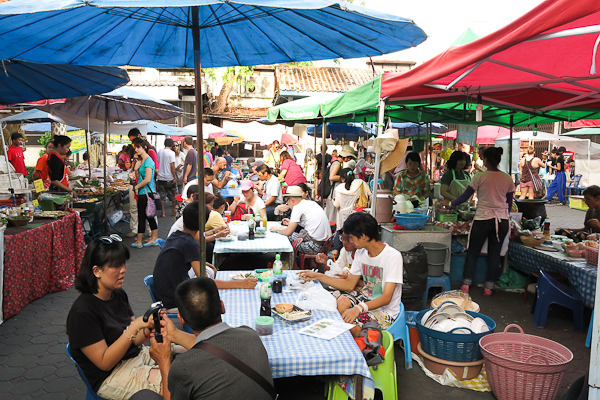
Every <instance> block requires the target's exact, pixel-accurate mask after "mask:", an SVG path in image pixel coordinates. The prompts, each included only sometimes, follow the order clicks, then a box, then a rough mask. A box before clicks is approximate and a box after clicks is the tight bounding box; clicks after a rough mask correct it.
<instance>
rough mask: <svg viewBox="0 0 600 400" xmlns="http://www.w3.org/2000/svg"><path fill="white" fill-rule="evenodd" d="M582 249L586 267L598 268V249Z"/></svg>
mask: <svg viewBox="0 0 600 400" xmlns="http://www.w3.org/2000/svg"><path fill="white" fill-rule="evenodd" d="M583 249H584V250H585V260H586V261H587V263H588V265H591V266H593V267H597V266H598V249H595V248H593V247H590V246H583Z"/></svg>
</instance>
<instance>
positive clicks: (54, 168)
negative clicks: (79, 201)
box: [48, 135, 77, 197]
mask: <svg viewBox="0 0 600 400" xmlns="http://www.w3.org/2000/svg"><path fill="white" fill-rule="evenodd" d="M53 143H54V152H53V153H51V154H50V156H49V157H48V170H49V174H50V190H51V191H57V192H70V193H71V194H72V196H73V197H77V194H76V193H75V190H73V189H71V188H70V187H69V175H68V173H67V170H66V168H65V160H64V157H65V156H66V155H67V153H69V151H70V150H71V138H70V137H68V136H63V135H56V136H54V141H53Z"/></svg>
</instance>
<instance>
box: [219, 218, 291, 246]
mask: <svg viewBox="0 0 600 400" xmlns="http://www.w3.org/2000/svg"><path fill="white" fill-rule="evenodd" d="M277 224H278V222H267V234H266V236H265V237H263V238H256V239H254V240H237V237H236V236H235V235H234V239H233V240H231V241H229V242H224V241H221V240H217V241H216V243H215V250H214V252H215V253H289V252H293V251H294V249H293V247H292V244H291V243H290V240H289V239H288V237H287V236H285V235H282V234H279V233H275V232H269V229H270V228H271V226H273V225H277ZM229 228H230V229H231V230H232V231H238V230H245V231H248V228H247V225H246V222H245V221H241V222H237V221H236V222H233V223H231V224H229Z"/></svg>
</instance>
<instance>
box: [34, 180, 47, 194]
mask: <svg viewBox="0 0 600 400" xmlns="http://www.w3.org/2000/svg"><path fill="white" fill-rule="evenodd" d="M33 184H34V185H35V191H36V193H39V192H43V191H44V190H45V188H44V181H43V180H41V179H37V180H35V181H33Z"/></svg>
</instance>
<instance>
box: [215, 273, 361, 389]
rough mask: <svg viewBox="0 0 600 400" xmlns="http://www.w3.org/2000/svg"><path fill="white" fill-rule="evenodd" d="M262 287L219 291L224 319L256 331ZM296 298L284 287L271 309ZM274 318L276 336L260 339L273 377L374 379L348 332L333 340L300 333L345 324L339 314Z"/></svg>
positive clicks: (221, 276)
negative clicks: (326, 323)
mask: <svg viewBox="0 0 600 400" xmlns="http://www.w3.org/2000/svg"><path fill="white" fill-rule="evenodd" d="M238 272H239V271H238ZM234 273H236V271H219V272H217V279H222V280H229V279H230V276H231V274H234ZM259 287H260V285H257V286H256V288H255V289H253V290H250V289H224V290H220V291H219V294H220V295H221V300H223V303H224V304H225V314H223V320H224V321H225V322H227V323H228V324H229V325H231V326H241V325H246V326H249V327H252V328H254V319H255V318H256V317H258V316H259V311H260V289H259ZM286 290H287V291H286ZM297 296H298V293H297V292H292V291H289V290H288V287H287V286H285V287H284V293H273V297H272V298H271V306H273V307H274V306H275V304H279V303H293V302H294V300H295V299H296V297H297ZM273 318H274V319H275V325H274V333H273V335H269V336H261V339H262V341H263V344H264V345H265V348H266V349H267V353H268V354H269V364H270V365H271V371H272V373H273V378H283V377H289V376H297V375H310V376H319V375H362V376H365V377H367V378H370V379H371V373H370V372H369V367H368V366H367V363H366V361H365V359H364V357H363V355H362V354H361V352H360V350H359V349H358V346H357V345H356V343H355V342H354V339H353V338H352V335H351V334H350V332H349V331H348V332H345V333H344V334H342V335H340V336H338V337H336V338H333V339H331V340H323V339H318V338H314V337H311V336H307V335H302V334H299V333H298V331H299V330H300V329H301V328H304V327H305V326H308V325H309V324H311V323H314V322H317V321H319V320H321V319H322V318H329V319H335V320H339V321H342V317H341V316H340V314H339V313H337V312H330V311H320V310H315V311H313V316H312V319H310V320H308V321H305V322H296V323H287V322H285V321H283V320H282V319H281V318H279V317H276V316H274V317H273Z"/></svg>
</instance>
